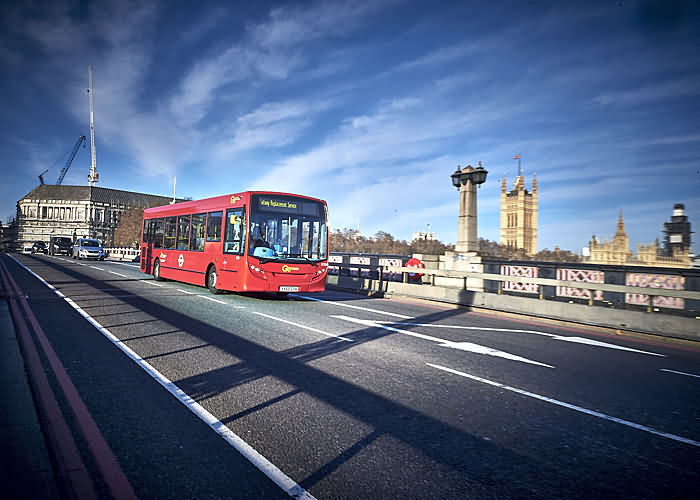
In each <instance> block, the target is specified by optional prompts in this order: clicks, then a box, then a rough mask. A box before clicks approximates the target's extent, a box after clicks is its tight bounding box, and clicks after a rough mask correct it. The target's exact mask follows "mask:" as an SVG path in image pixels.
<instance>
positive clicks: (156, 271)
mask: <svg viewBox="0 0 700 500" xmlns="http://www.w3.org/2000/svg"><path fill="white" fill-rule="evenodd" d="M153 279H154V280H156V281H163V278H161V277H160V262H159V261H158V260H156V262H155V264H153Z"/></svg>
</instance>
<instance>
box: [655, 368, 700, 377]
mask: <svg viewBox="0 0 700 500" xmlns="http://www.w3.org/2000/svg"><path fill="white" fill-rule="evenodd" d="M660 370H661V371H662V372H668V373H676V374H678V375H685V376H686V377H695V378H700V375H694V374H692V373H685V372H677V371H676V370H669V369H668V368H660Z"/></svg>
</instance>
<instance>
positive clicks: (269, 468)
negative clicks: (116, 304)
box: [10, 256, 315, 500]
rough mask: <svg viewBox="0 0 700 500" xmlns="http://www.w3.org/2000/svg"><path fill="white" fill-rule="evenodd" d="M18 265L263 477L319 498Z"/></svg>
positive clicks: (310, 499) (296, 494) (300, 494)
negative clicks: (71, 308)
mask: <svg viewBox="0 0 700 500" xmlns="http://www.w3.org/2000/svg"><path fill="white" fill-rule="evenodd" d="M10 257H11V258H12V259H13V260H14V261H15V262H17V264H19V265H20V266H22V267H23V268H24V269H26V270H27V271H29V272H30V273H31V274H33V275H34V276H35V277H36V278H38V279H39V280H40V281H41V282H42V283H43V284H44V285H46V286H48V287H49V288H50V289H52V290H53V291H54V292H57V293H59V295H60V296H61V297H63V299H64V300H65V301H66V302H67V303H68V304H70V305H71V307H73V308H74V309H75V310H76V311H78V313H80V315H81V316H83V317H84V318H85V319H87V320H88V321H89V322H90V323H91V324H92V325H93V326H94V327H95V328H97V330H99V332H100V333H102V335H104V336H105V337H107V338H108V339H109V340H110V341H111V342H112V343H113V344H114V345H116V346H117V347H118V348H119V349H121V351H122V352H124V354H126V355H127V356H129V358H131V359H132V360H133V361H134V362H135V363H136V364H137V365H138V366H139V367H140V368H141V369H143V370H144V371H145V372H146V373H148V374H149V375H150V376H151V377H153V379H154V380H156V382H158V383H159V384H160V385H161V386H163V387H164V388H165V389H166V390H167V391H168V392H169V393H170V394H172V395H173V396H175V397H176V398H177V399H178V401H180V402H181V403H182V404H183V405H185V406H186V407H187V408H188V409H189V410H190V411H191V412H192V413H194V414H195V415H197V417H199V418H200V420H202V421H203V422H204V423H206V424H207V425H208V426H209V427H210V428H211V429H212V430H213V431H214V432H216V433H217V434H218V435H219V436H220V437H221V438H223V439H224V441H226V442H227V443H228V444H229V445H230V446H231V447H233V448H234V449H235V450H237V451H238V452H239V453H240V454H241V455H243V456H244V457H245V458H246V459H248V461H249V462H250V463H252V464H253V465H254V466H255V467H257V468H258V470H260V471H261V472H262V473H263V474H265V475H266V476H267V477H269V478H270V479H271V480H272V481H273V482H274V483H275V484H276V485H277V486H279V487H280V488H282V490H284V492H285V493H287V495H289V496H290V497H292V498H297V499H305V500H315V497H314V496H313V495H311V493H309V492H308V491H306V490H305V489H304V488H302V487H301V486H300V485H299V484H297V483H296V482H295V481H294V480H293V479H292V478H290V477H289V476H287V475H286V474H285V473H284V472H282V471H281V470H280V469H279V468H278V467H277V466H276V465H275V464H273V463H272V462H270V461H269V460H268V459H267V458H265V457H264V456H263V455H261V454H260V453H259V452H258V451H257V450H256V449H255V448H253V447H252V446H250V445H249V444H248V443H247V442H245V441H244V440H243V439H242V438H241V437H240V436H238V435H237V434H236V433H234V432H233V431H232V430H231V429H229V428H228V427H226V425H225V424H224V423H223V422H221V421H220V420H219V419H217V418H216V417H215V416H214V415H212V414H211V413H209V412H208V411H207V410H206V409H205V408H204V407H203V406H202V405H200V404H199V403H197V402H196V401H195V400H194V399H192V398H191V397H190V396H189V395H188V394H187V393H185V392H184V391H183V390H182V389H180V388H179V387H178V386H177V385H176V384H175V383H174V382H172V381H170V380H169V379H168V378H167V377H165V375H163V374H162V373H160V372H159V371H158V370H156V369H155V368H153V366H151V365H150V364H149V363H148V362H147V361H145V360H144V359H143V358H142V357H141V356H139V355H138V354H137V353H136V352H135V351H133V350H132V349H131V348H130V347H128V346H127V345H126V344H124V343H123V342H122V341H121V340H119V339H118V338H117V337H116V336H115V335H114V334H112V332H110V331H109V330H107V329H106V328H105V327H104V326H102V325H101V324H100V323H99V322H98V321H97V320H95V319H94V318H93V317H91V316H90V315H89V314H88V313H86V312H85V311H84V310H83V309H82V308H81V307H80V306H79V305H78V304H76V303H75V302H73V300H71V299H70V298H68V297H66V296H65V295H63V294H61V293H60V292H58V290H56V288H54V287H53V286H52V285H50V284H49V283H48V282H47V281H46V280H44V279H43V278H42V277H41V276H39V275H38V274H36V273H35V272H34V271H32V270H31V269H29V268H28V267H27V266H25V265H24V264H22V263H21V262H19V261H18V260H17V259H15V258H14V257H12V256H10Z"/></svg>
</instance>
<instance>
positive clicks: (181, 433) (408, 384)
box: [2, 255, 700, 499]
mask: <svg viewBox="0 0 700 500" xmlns="http://www.w3.org/2000/svg"><path fill="white" fill-rule="evenodd" d="M2 258H3V259H4V262H5V263H6V265H7V266H8V267H9V268H10V270H11V272H12V274H13V276H14V278H15V280H16V281H17V283H18V284H19V286H20V288H21V289H22V290H23V292H24V293H25V294H26V295H27V297H28V300H29V304H30V305H31V308H32V310H33V311H34V312H35V314H36V316H37V317H38V319H39V321H40V323H41V326H42V328H43V329H44V331H45V332H46V335H47V337H48V338H49V341H50V342H51V344H52V346H53V348H54V349H55V351H56V353H57V354H58V356H59V358H60V359H61V361H62V362H63V364H64V366H65V367H66V370H67V371H68V373H69V375H70V377H71V379H72V380H73V383H74V384H75V386H76V388H77V389H78V392H79V393H80V396H81V397H82V399H83V400H84V402H85V404H86V406H87V407H88V409H89V411H90V413H91V414H92V416H93V418H94V420H95V422H96V423H97V425H98V427H99V428H100V430H101V431H102V433H103V435H104V437H105V439H106V441H107V442H108V444H109V446H110V447H111V448H112V451H113V452H114V455H115V457H116V458H117V460H118V462H119V464H120V465H121V467H122V469H123V471H124V474H125V475H126V477H127V478H128V480H129V482H130V483H131V485H132V487H133V489H134V491H135V493H136V495H137V496H139V497H141V498H200V499H201V498H285V497H287V498H288V496H287V493H285V491H284V490H283V489H282V488H280V486H278V484H279V483H280V481H282V482H284V481H288V482H287V483H284V484H286V486H283V487H284V488H285V489H287V490H290V491H292V492H293V493H296V494H304V493H305V492H306V493H307V494H309V495H313V496H314V497H316V498H333V499H336V498H337V499H340V498H522V497H528V498H700V346H697V345H695V346H694V345H692V344H690V343H687V342H677V343H674V342H665V341H663V340H662V339H654V338H652V337H649V338H643V339H641V338H629V337H620V336H615V335H608V334H603V333H598V332H594V331H586V330H585V329H583V328H577V329H573V328H572V329H567V328H561V327H555V326H550V325H546V324H543V323H537V322H525V321H518V320H513V319H505V318H498V317H494V316H492V315H484V314H479V313H470V312H465V311H464V310H463V309H455V308H448V307H443V306H439V305H431V304H425V303H415V302H410V301H400V300H387V299H368V298H365V297H361V296H358V295H352V294H346V293H339V292H330V291H329V292H326V293H325V294H320V295H314V296H312V297H311V296H309V297H307V296H304V294H297V295H290V296H289V298H287V299H279V298H277V297H271V296H263V295H240V294H224V295H216V296H214V295H211V294H209V292H208V291H207V290H206V289H205V288H203V287H195V286H191V285H186V284H182V283H176V282H172V281H164V282H155V281H153V279H152V278H151V277H150V276H148V275H145V274H143V273H141V272H140V271H139V269H138V267H137V266H136V264H129V263H117V262H85V261H80V262H78V261H74V260H71V259H68V258H63V257H48V256H43V255H41V256H36V255H20V256H16V258H17V259H18V261H19V262H20V263H22V264H23V265H25V266H27V267H28V268H29V269H31V270H32V271H33V272H34V273H36V274H37V275H38V276H40V277H41V278H43V279H44V280H45V281H46V282H48V283H49V284H51V285H52V286H53V287H55V289H56V290H58V291H60V292H61V294H63V295H64V296H65V297H67V298H69V299H70V301H68V300H66V299H64V298H62V297H60V296H59V295H58V294H57V293H55V292H54V291H53V290H51V289H50V288H49V287H48V286H47V285H46V284H44V283H42V282H41V281H40V280H39V279H38V278H37V277H35V276H33V275H31V274H30V273H29V272H27V271H26V270H25V269H23V268H22V267H20V265H19V264H18V263H16V262H15V261H12V260H10V258H9V257H6V256H3V257H2ZM70 302H72V303H74V304H75V305H77V306H78V307H79V308H80V309H81V311H82V312H83V314H84V315H89V316H90V317H91V318H93V321H94V322H96V323H98V324H99V325H101V326H102V327H103V330H102V331H100V330H99V329H98V328H97V327H96V326H94V324H92V323H90V322H89V321H88V320H87V319H86V318H85V317H84V315H83V314H81V313H80V312H79V311H78V310H76V309H75V308H74V307H73V306H72V305H71V303H70ZM110 334H111V335H112V336H114V338H112V339H110V338H108V337H109V335H110ZM125 351H127V352H125ZM128 353H131V357H130V356H129V355H128ZM149 367H152V368H150V369H151V370H152V373H150V374H149V373H148V372H147V371H146V369H149ZM144 368H146V369H144ZM156 372H157V374H158V375H157V376H160V377H162V378H161V383H159V382H158V381H157V380H156V379H155V378H154V376H153V373H156ZM168 381H170V382H172V383H173V384H174V385H175V386H176V387H174V386H170V389H171V391H170V392H169V391H168V390H166V388H165V387H164V386H163V384H166V386H167V384H168ZM178 388H179V390H180V391H179V392H178V390H177V389H178ZM173 393H175V394H173ZM178 396H179V397H180V399H178ZM188 397H189V398H191V400H189V399H188ZM182 399H184V400H185V401H186V402H187V401H190V403H188V404H189V406H186V405H185V404H183V402H182V401H181V400H182ZM195 412H197V413H195ZM206 419H209V421H208V422H205V420H206ZM217 431H218V432H217ZM222 436H223V437H222ZM232 442H234V443H238V445H237V446H238V448H236V447H235V446H234V445H232V444H231V443H232ZM241 443H243V444H241ZM241 446H242V447H243V448H245V447H246V446H249V447H250V448H251V449H252V450H255V451H254V452H244V453H241V452H240V451H239V449H241ZM245 449H247V448H245ZM255 452H257V453H258V454H260V455H261V456H262V457H264V459H260V460H258V459H257V458H255V457H257V456H258V455H256V454H255ZM250 456H253V458H252V459H249V458H248V457H250ZM251 460H253V461H252V462H251ZM265 460H266V461H265ZM267 464H269V465H272V468H273V469H274V471H273V472H269V470H270V469H269V467H268V465H267ZM266 467H268V468H266ZM261 469H264V470H266V471H268V475H266V474H264V473H263V472H262V471H261ZM270 477H272V479H271V478H270ZM280 478H282V479H280ZM285 478H286V479H285ZM274 481H277V483H278V484H276V483H275V482H274ZM290 485H291V486H290ZM290 488H291V489H290Z"/></svg>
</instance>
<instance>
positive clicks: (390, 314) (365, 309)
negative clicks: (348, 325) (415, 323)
mask: <svg viewBox="0 0 700 500" xmlns="http://www.w3.org/2000/svg"><path fill="white" fill-rule="evenodd" d="M294 296H295V297H299V298H300V299H304V300H313V301H315V302H324V303H326V304H333V305H334V306H341V307H349V308H351V309H359V310H360V311H369V312H373V313H377V314H384V315H386V316H393V317H395V318H401V319H413V316H405V315H403V314H397V313H392V312H387V311H380V310H378V309H370V308H369V307H360V306H353V305H350V304H343V303H340V302H333V301H331V300H321V299H317V298H316V297H307V296H305V295H294Z"/></svg>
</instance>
